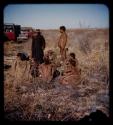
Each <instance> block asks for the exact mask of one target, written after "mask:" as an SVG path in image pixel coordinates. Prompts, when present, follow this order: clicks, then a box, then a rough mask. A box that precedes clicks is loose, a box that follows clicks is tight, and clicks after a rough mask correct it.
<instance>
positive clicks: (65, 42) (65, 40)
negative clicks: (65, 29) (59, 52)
mask: <svg viewBox="0 0 113 125" xmlns="http://www.w3.org/2000/svg"><path fill="white" fill-rule="evenodd" d="M63 41H64V42H63V44H64V45H63V46H64V48H65V46H66V44H67V35H66V34H65V35H64V36H63Z"/></svg>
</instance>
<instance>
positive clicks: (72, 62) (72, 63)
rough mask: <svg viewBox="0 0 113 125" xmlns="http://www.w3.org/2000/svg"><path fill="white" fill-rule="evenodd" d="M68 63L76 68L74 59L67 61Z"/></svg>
mask: <svg viewBox="0 0 113 125" xmlns="http://www.w3.org/2000/svg"><path fill="white" fill-rule="evenodd" d="M69 63H70V64H71V65H72V66H74V67H75V66H76V61H75V60H74V59H69Z"/></svg>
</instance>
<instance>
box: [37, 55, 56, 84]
mask: <svg viewBox="0 0 113 125" xmlns="http://www.w3.org/2000/svg"><path fill="white" fill-rule="evenodd" d="M54 71H55V67H54V66H53V65H52V64H51V62H50V60H49V57H48V56H47V55H46V56H45V57H44V63H43V64H41V65H39V73H40V78H42V80H43V82H47V83H49V82H50V81H51V80H52V79H53V74H54Z"/></svg>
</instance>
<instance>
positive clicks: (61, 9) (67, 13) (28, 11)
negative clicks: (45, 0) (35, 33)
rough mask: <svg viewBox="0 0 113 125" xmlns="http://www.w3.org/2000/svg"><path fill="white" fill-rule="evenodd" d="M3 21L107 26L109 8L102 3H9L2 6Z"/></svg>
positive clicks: (52, 25)
mask: <svg viewBox="0 0 113 125" xmlns="http://www.w3.org/2000/svg"><path fill="white" fill-rule="evenodd" d="M4 23H14V24H19V25H21V26H28V27H33V28H39V29H58V28H59V26H61V25H64V26H66V28H73V29H74V28H80V27H81V28H88V27H90V28H109V10H108V8H107V6H105V5H104V4H10V5H7V6H6V7H5V8H4Z"/></svg>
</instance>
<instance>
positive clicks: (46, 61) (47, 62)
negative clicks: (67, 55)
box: [44, 56, 50, 65]
mask: <svg viewBox="0 0 113 125" xmlns="http://www.w3.org/2000/svg"><path fill="white" fill-rule="evenodd" d="M44 63H45V64H47V65H48V64H50V60H49V57H48V56H47V57H44Z"/></svg>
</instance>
